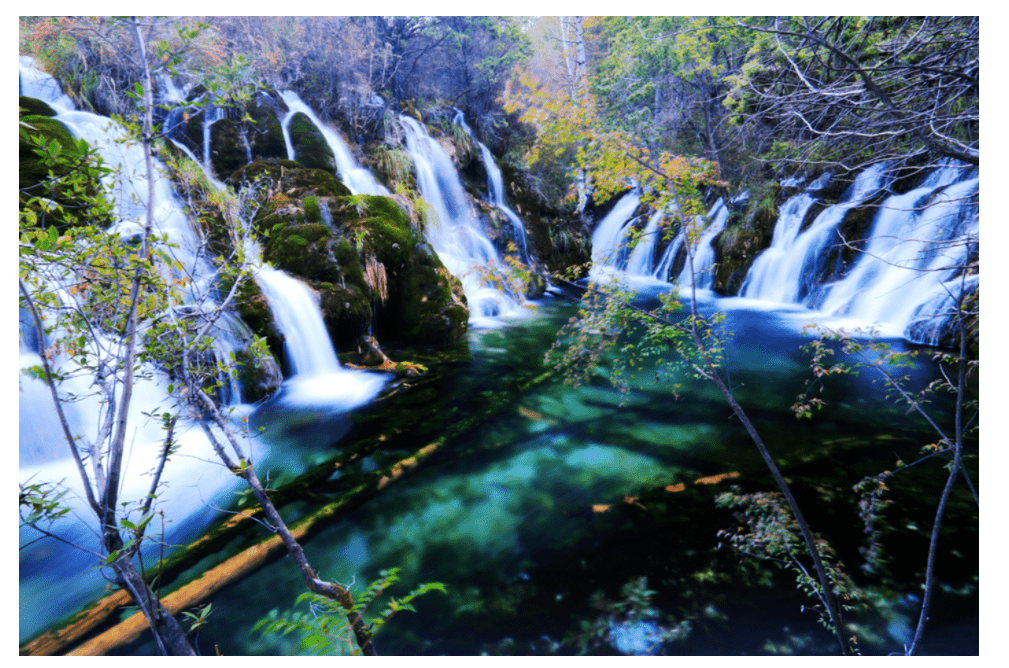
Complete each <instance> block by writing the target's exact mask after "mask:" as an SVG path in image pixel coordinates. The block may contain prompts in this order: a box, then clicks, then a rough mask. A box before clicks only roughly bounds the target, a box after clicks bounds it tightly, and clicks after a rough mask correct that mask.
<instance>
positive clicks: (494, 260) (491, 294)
mask: <svg viewBox="0 0 1009 668" xmlns="http://www.w3.org/2000/svg"><path fill="white" fill-rule="evenodd" d="M400 120H401V122H402V123H403V127H404V128H405V130H406V143H407V151H408V152H409V153H410V156H411V157H412V158H413V162H414V167H415V168H416V170H417V187H418V188H419V189H420V192H421V195H423V196H424V200H425V201H426V202H427V203H428V204H429V205H430V206H431V208H432V210H433V212H434V214H435V216H436V218H437V220H429V221H427V223H426V225H425V228H424V237H425V238H426V239H427V242H428V243H430V244H431V247H432V248H434V250H435V252H436V253H437V254H438V257H439V259H441V261H442V263H443V264H444V265H445V268H446V269H448V270H449V272H450V273H451V274H452V275H453V276H456V277H458V278H459V279H460V280H461V281H462V285H463V291H464V292H465V294H466V300H467V302H468V304H469V310H470V324H471V325H474V326H478V327H479V326H483V327H493V326H497V325H500V324H501V322H502V321H503V320H505V319H507V318H514V317H522V316H523V315H525V314H526V313H527V311H528V309H525V308H524V307H523V305H524V304H525V299H524V298H523V297H522V296H521V291H520V290H519V289H518V288H517V287H516V286H513V285H511V284H510V282H509V281H508V280H507V278H502V277H500V276H499V275H498V274H496V273H495V272H496V271H499V270H500V268H501V259H500V257H499V256H498V253H497V250H496V249H495V248H494V244H493V243H492V242H491V240H490V239H488V238H487V235H486V234H484V232H483V230H482V229H481V226H480V223H479V221H478V220H477V217H476V215H475V213H474V212H473V211H471V209H470V204H469V200H468V198H467V197H466V191H465V190H464V188H463V185H462V182H460V180H459V174H458V172H456V169H455V166H454V165H453V164H452V159H451V158H449V157H448V154H447V153H445V149H443V148H442V147H441V145H440V144H438V142H437V141H435V140H434V139H432V138H431V137H430V136H429V135H428V133H427V130H425V129H424V127H423V126H422V125H421V124H420V123H418V122H417V121H416V120H415V119H413V118H410V117H409V116H400Z"/></svg>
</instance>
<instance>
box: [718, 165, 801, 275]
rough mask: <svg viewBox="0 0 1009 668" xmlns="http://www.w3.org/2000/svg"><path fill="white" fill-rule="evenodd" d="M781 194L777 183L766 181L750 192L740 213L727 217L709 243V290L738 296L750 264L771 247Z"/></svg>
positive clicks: (735, 212)
mask: <svg viewBox="0 0 1009 668" xmlns="http://www.w3.org/2000/svg"><path fill="white" fill-rule="evenodd" d="M783 194H784V193H783V192H782V189H781V186H780V185H779V184H778V183H777V182H775V181H767V182H765V183H763V184H761V185H760V186H758V187H757V188H754V192H753V193H752V194H751V196H750V199H749V200H748V201H747V203H746V207H745V209H744V210H743V211H742V212H739V211H734V212H732V213H731V214H730V215H729V219H728V221H726V225H725V229H724V230H722V231H721V232H720V233H719V234H718V235H717V236H716V237H715V239H714V240H713V242H712V244H713V246H714V248H715V277H714V282H713V284H712V288H713V289H714V290H715V291H716V292H720V293H722V294H731V295H734V294H736V293H738V292H739V289H740V288H741V287H742V286H743V279H744V278H746V273H747V272H748V271H749V270H750V267H751V266H752V265H753V261H754V260H756V259H757V256H758V255H760V253H762V252H763V251H764V250H765V249H766V248H767V247H768V246H770V245H771V240H772V239H773V238H774V226H775V224H776V223H777V222H778V207H779V205H780V204H781V197H782V196H783Z"/></svg>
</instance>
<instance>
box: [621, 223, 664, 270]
mask: <svg viewBox="0 0 1009 668" xmlns="http://www.w3.org/2000/svg"><path fill="white" fill-rule="evenodd" d="M661 218H662V212H661V211H656V212H655V213H653V214H652V215H651V216H649V218H648V223H646V224H645V229H644V230H643V231H642V232H641V236H639V237H638V242H637V244H635V246H634V250H633V251H631V256H630V257H629V258H627V266H626V268H625V271H626V272H627V273H628V274H630V275H632V276H650V275H651V273H652V264H653V263H654V262H655V245H656V243H657V242H658V238H659V220H660V219H661Z"/></svg>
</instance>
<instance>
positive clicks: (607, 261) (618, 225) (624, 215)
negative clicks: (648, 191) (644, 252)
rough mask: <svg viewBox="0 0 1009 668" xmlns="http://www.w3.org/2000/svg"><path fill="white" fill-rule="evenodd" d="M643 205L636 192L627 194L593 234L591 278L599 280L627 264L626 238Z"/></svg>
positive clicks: (597, 226) (600, 222)
mask: <svg viewBox="0 0 1009 668" xmlns="http://www.w3.org/2000/svg"><path fill="white" fill-rule="evenodd" d="M639 204H641V198H640V197H639V196H638V193H637V191H636V190H632V191H631V192H629V193H627V194H626V195H624V196H623V197H621V198H620V200H619V201H618V202H617V203H616V205H615V206H614V207H613V208H612V209H611V210H610V212H609V213H608V214H606V215H605V216H604V217H603V219H602V220H601V221H599V224H598V225H596V229H595V231H594V232H593V233H592V268H591V269H590V270H589V278H591V279H593V280H598V279H599V278H602V277H603V276H605V275H607V274H612V273H613V272H614V271H618V270H620V269H621V267H622V266H624V264H625V263H626V255H627V249H626V248H625V247H624V245H623V241H624V237H625V236H626V234H627V233H628V232H629V231H630V229H631V226H632V225H633V223H634V219H632V216H633V215H634V212H635V211H636V210H637V208H638V205H639Z"/></svg>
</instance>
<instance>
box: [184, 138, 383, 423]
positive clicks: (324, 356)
mask: <svg viewBox="0 0 1009 668" xmlns="http://www.w3.org/2000/svg"><path fill="white" fill-rule="evenodd" d="M173 143H175V145H176V146H178V148H179V149H181V150H182V151H184V152H185V153H186V155H188V156H189V157H190V159H191V160H193V162H196V163H197V164H199V161H198V160H196V158H195V156H193V154H192V151H190V150H189V149H188V148H186V147H185V146H184V145H182V144H179V143H178V142H174V140H173ZM206 174H207V178H208V179H209V181H210V182H211V183H212V184H213V185H214V187H216V188H217V189H219V190H224V189H225V188H227V186H226V185H225V184H224V183H222V182H220V181H218V180H217V179H215V178H213V176H211V175H210V173H209V172H207V173H206ZM322 213H323V219H324V220H325V221H326V223H327V224H328V225H329V226H330V227H332V226H333V220H332V215H331V214H330V213H329V209H328V208H327V207H323V208H322ZM241 222H242V224H243V226H244V227H245V230H246V234H245V235H244V243H245V245H244V251H245V256H246V258H247V259H248V261H249V262H250V263H252V264H253V265H254V266H255V274H254V275H253V278H254V280H255V281H256V284H257V285H259V289H260V290H261V291H262V292H263V297H264V298H265V299H266V305H267V308H269V310H270V313H271V314H272V315H273V319H274V323H275V325H276V326H277V329H278V330H280V333H281V335H282V336H283V337H284V353H285V354H286V356H287V360H288V366H289V368H290V370H291V373H292V376H294V377H292V378H288V379H287V380H286V381H285V383H284V392H283V397H282V399H283V401H284V402H285V403H288V404H297V405H299V406H308V405H312V406H320V405H327V404H328V405H329V407H330V408H331V409H332V410H334V411H339V410H350V409H351V408H355V407H357V406H360V405H362V404H364V403H366V402H368V401H370V400H371V399H372V398H374V396H375V395H376V394H378V393H379V391H381V389H382V386H383V385H384V384H385V377H384V376H382V375H377V374H371V373H367V372H364V371H352V370H348V369H344V368H342V367H341V366H340V362H339V360H338V359H337V357H336V351H335V350H334V349H333V343H332V341H331V340H330V338H329V332H327V331H326V325H325V322H324V321H323V317H322V311H321V310H320V308H319V305H318V303H317V302H316V298H315V296H314V295H313V294H312V292H311V290H310V289H309V287H308V286H307V285H305V284H304V283H302V282H301V281H299V280H297V279H295V278H293V277H291V276H289V275H288V274H286V273H285V272H283V271H281V270H279V269H274V268H273V267H271V266H269V265H264V264H262V263H261V259H260V258H261V257H262V249H261V248H260V246H259V242H258V241H256V239H255V237H254V236H253V235H252V234H249V233H248V221H246V220H242V221H241ZM318 379H324V380H321V381H320V380H318Z"/></svg>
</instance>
